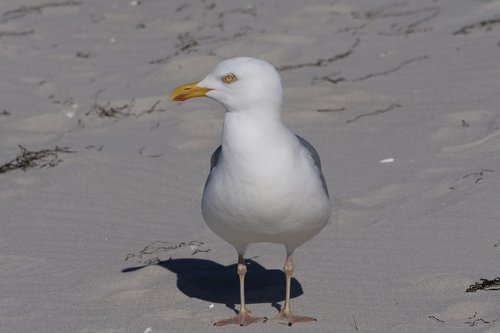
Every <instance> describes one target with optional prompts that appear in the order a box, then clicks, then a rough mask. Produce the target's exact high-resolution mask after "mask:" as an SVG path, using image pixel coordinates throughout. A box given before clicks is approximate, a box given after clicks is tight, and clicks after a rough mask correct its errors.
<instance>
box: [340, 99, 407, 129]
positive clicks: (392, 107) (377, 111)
mask: <svg viewBox="0 0 500 333" xmlns="http://www.w3.org/2000/svg"><path fill="white" fill-rule="evenodd" d="M400 107H401V105H400V104H396V103H393V104H391V105H389V106H388V107H386V108H385V109H382V110H375V111H373V112H368V113H363V114H360V115H358V116H356V117H354V118H353V119H350V120H347V121H346V122H345V123H346V124H349V123H352V122H353V121H356V120H358V119H360V118H363V117H368V116H376V115H379V114H382V113H385V112H389V111H391V110H394V109H396V108H400Z"/></svg>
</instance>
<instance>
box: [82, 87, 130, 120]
mask: <svg viewBox="0 0 500 333" xmlns="http://www.w3.org/2000/svg"><path fill="white" fill-rule="evenodd" d="M102 92H104V89H102V90H99V91H98V92H97V93H96V95H95V99H94V106H93V107H92V109H90V110H89V111H87V112H85V115H86V116H90V115H92V114H96V115H97V116H98V117H100V118H120V117H128V116H130V115H131V111H132V109H133V107H134V106H135V100H134V99H132V100H131V101H130V102H129V103H125V104H123V105H119V106H115V105H111V102H109V101H108V102H106V103H104V104H102V103H99V101H98V98H99V95H100V94H101V93H102Z"/></svg>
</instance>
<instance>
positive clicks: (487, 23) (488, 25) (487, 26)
mask: <svg viewBox="0 0 500 333" xmlns="http://www.w3.org/2000/svg"><path fill="white" fill-rule="evenodd" d="M496 24H500V17H494V18H492V19H489V20H484V21H480V22H477V23H474V24H469V25H464V26H463V27H461V28H460V29H458V30H457V31H455V32H453V34H454V35H467V34H469V33H471V32H472V30H477V29H484V30H486V31H489V30H491V29H493V26H494V25H496Z"/></svg>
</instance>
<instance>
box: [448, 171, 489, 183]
mask: <svg viewBox="0 0 500 333" xmlns="http://www.w3.org/2000/svg"><path fill="white" fill-rule="evenodd" d="M487 172H495V170H491V169H481V170H479V171H477V172H471V173H468V174H466V175H463V176H462V177H460V178H458V179H456V180H455V181H457V180H461V179H467V178H475V179H474V184H477V183H479V182H480V181H482V180H483V179H484V176H485V174H486V173H487Z"/></svg>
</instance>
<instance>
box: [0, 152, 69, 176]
mask: <svg viewBox="0 0 500 333" xmlns="http://www.w3.org/2000/svg"><path fill="white" fill-rule="evenodd" d="M19 148H20V149H21V151H20V152H19V154H18V155H17V157H16V158H15V159H13V160H11V161H9V162H7V163H5V164H4V165H1V166H0V174H2V173H7V172H9V171H12V170H17V169H21V170H23V171H26V170H27V169H29V168H33V167H39V168H45V167H55V166H56V165H58V164H59V163H60V162H61V161H62V159H60V158H59V154H61V153H65V154H66V153H73V152H74V151H72V150H69V148H68V147H62V148H61V147H57V146H56V147H55V148H54V149H43V150H39V151H30V150H28V149H26V148H25V147H23V146H21V145H20V146H19Z"/></svg>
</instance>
